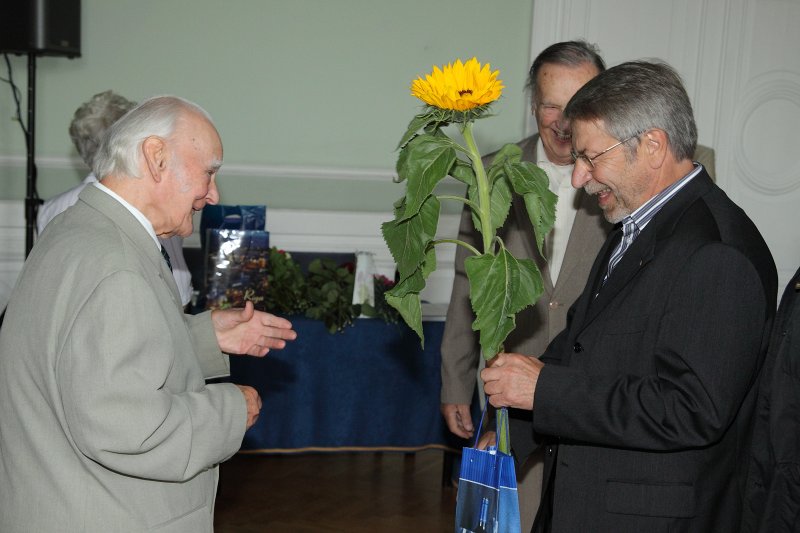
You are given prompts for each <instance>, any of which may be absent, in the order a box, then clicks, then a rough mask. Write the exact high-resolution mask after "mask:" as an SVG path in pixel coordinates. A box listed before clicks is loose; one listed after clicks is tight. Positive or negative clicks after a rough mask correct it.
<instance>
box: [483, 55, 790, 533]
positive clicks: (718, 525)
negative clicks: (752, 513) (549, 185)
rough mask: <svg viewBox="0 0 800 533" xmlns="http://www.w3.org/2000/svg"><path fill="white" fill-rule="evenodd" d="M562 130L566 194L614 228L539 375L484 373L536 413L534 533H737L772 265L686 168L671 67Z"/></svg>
mask: <svg viewBox="0 0 800 533" xmlns="http://www.w3.org/2000/svg"><path fill="white" fill-rule="evenodd" d="M565 115H566V116H567V118H568V119H569V120H570V121H571V127H572V145H573V158H574V159H575V161H576V163H575V168H574V171H573V175H572V184H573V186H575V187H576V188H577V187H580V188H583V190H584V191H585V192H586V193H588V194H590V195H593V196H595V197H596V198H597V201H598V205H599V206H600V208H601V209H602V210H603V213H604V216H605V218H606V219H607V220H608V221H609V222H612V223H614V224H617V225H618V226H620V227H618V228H617V229H616V230H615V231H613V232H612V233H611V235H610V236H609V238H608V239H607V240H606V242H605V244H604V245H603V247H602V248H601V250H600V252H599V254H598V256H597V259H596V261H595V263H594V265H593V266H592V270H591V272H590V274H589V279H588V281H587V285H586V287H585V288H584V291H583V293H582V294H581V296H580V297H579V298H578V300H577V301H576V302H575V304H574V305H573V306H572V308H571V309H570V312H569V315H568V320H567V327H566V329H565V330H564V331H563V332H561V333H560V334H559V335H558V336H557V337H556V338H555V339H554V340H553V342H552V343H550V345H549V346H548V348H547V350H546V351H545V352H544V354H543V355H542V357H541V359H536V358H534V357H529V356H524V355H521V354H501V355H499V356H498V357H497V358H496V359H495V360H494V361H493V364H492V365H491V366H490V368H487V369H485V370H484V371H483V372H482V374H481V377H482V378H483V380H484V382H485V392H486V394H487V395H488V396H489V399H490V402H491V404H492V405H494V406H498V407H499V406H510V407H516V408H522V409H532V411H533V421H532V428H531V430H532V434H533V435H534V437H535V438H537V439H538V441H539V442H540V443H542V445H543V446H544V449H545V474H544V487H543V500H542V505H541V508H540V510H539V513H538V515H537V518H536V523H535V524H534V530H535V531H554V532H556V531H565V532H574V531H593V532H604V531H609V532H612V531H613V532H615V533H619V532H627V531H630V532H641V531H687V532H698V533H699V532H703V533H707V532H714V531H719V532H728V531H736V529H737V528H738V523H739V516H740V511H741V508H742V492H743V488H744V483H743V482H744V474H745V458H746V446H747V442H748V439H749V434H750V426H751V420H752V415H753V406H754V400H755V390H754V387H753V383H754V381H755V379H756V375H757V373H758V369H759V366H760V363H761V361H762V358H763V354H764V352H765V348H766V344H767V339H768V331H769V327H770V325H771V321H772V318H773V315H774V309H775V296H776V293H777V275H776V272H775V265H774V262H773V261H772V256H771V254H770V252H769V249H768V248H767V245H766V244H765V242H764V240H763V238H762V237H761V235H760V234H759V232H758V230H757V229H756V227H755V226H754V224H753V223H752V222H751V221H750V219H749V218H748V217H747V216H746V215H745V214H744V212H743V211H742V210H741V209H740V208H739V207H738V206H736V205H735V204H734V203H733V202H732V201H731V200H730V199H729V198H728V197H727V196H726V195H725V193H724V192H722V190H721V189H719V187H717V186H716V185H715V184H714V183H713V182H712V181H711V179H710V178H709V176H708V174H707V173H706V171H705V169H704V168H703V166H702V165H699V164H695V163H693V162H692V160H691V157H692V154H693V152H694V150H695V146H696V143H697V128H696V125H695V121H694V117H693V114H692V107H691V104H690V102H689V98H688V96H687V94H686V91H685V89H684V88H683V85H682V83H681V81H680V78H679V77H678V75H677V74H676V73H675V72H674V71H673V70H672V69H671V68H670V67H668V66H667V65H665V64H662V63H648V62H629V63H623V64H621V65H618V66H616V67H613V68H611V69H609V70H607V71H606V72H604V73H602V74H600V75H599V76H597V77H596V78H594V79H593V80H591V81H589V82H588V83H587V84H586V85H584V86H583V87H582V88H581V89H580V90H578V92H577V93H576V94H575V96H574V97H573V98H572V99H571V100H570V102H569V104H568V105H567V107H566V109H565ZM534 355H535V354H534Z"/></svg>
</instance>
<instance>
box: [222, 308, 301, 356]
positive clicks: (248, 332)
mask: <svg viewBox="0 0 800 533" xmlns="http://www.w3.org/2000/svg"><path fill="white" fill-rule="evenodd" d="M211 321H212V322H213V324H214V333H215V334H216V336H217V342H218V343H219V347H220V350H222V351H223V352H225V353H231V354H246V355H255V356H258V357H263V356H264V355H266V354H267V352H269V351H270V350H279V349H281V348H283V347H284V346H286V341H290V340H294V339H296V338H297V333H296V332H295V331H294V330H293V329H292V323H291V322H289V321H288V320H286V319H285V318H280V317H277V316H275V315H273V314H270V313H265V312H263V311H256V310H255V308H254V307H253V302H250V301H248V302H245V306H244V307H242V308H238V309H217V310H215V311H212V312H211Z"/></svg>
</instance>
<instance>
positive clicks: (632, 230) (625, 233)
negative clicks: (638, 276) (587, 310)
mask: <svg viewBox="0 0 800 533" xmlns="http://www.w3.org/2000/svg"><path fill="white" fill-rule="evenodd" d="M638 235H639V227H638V226H637V225H636V222H634V220H633V219H632V218H631V217H629V216H628V217H625V219H624V220H623V221H622V239H621V240H620V241H619V244H618V245H617V248H616V250H614V253H613V254H611V259H609V260H608V270H606V277H605V278H603V284H604V285H605V283H606V281H608V278H609V276H611V271H612V270H614V267H616V266H617V264H618V263H619V262H620V260H621V259H622V256H623V255H625V252H626V251H627V249H628V248H629V247H630V245H631V244H633V241H634V239H636V237H637V236H638Z"/></svg>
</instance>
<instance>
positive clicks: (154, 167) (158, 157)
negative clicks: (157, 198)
mask: <svg viewBox="0 0 800 533" xmlns="http://www.w3.org/2000/svg"><path fill="white" fill-rule="evenodd" d="M142 155H143V156H144V161H145V164H146V165H147V170H148V171H149V173H150V176H152V178H153V180H154V181H156V182H160V181H161V179H162V178H163V174H164V172H165V171H166V170H167V167H168V154H167V143H166V142H164V139H162V138H161V137H157V136H155V135H151V136H150V137H148V138H146V139H145V140H144V141H142Z"/></svg>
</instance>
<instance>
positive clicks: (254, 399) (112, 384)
mask: <svg viewBox="0 0 800 533" xmlns="http://www.w3.org/2000/svg"><path fill="white" fill-rule="evenodd" d="M221 163H222V143H221V141H220V138H219V134H218V133H217V130H216V129H215V127H214V126H213V124H212V122H211V119H210V118H209V116H208V115H207V114H206V112H205V111H203V110H202V109H201V108H200V107H198V106H197V105H195V104H193V103H190V102H188V101H186V100H183V99H180V98H176V97H157V98H153V99H150V100H148V101H146V102H144V103H142V104H141V105H139V106H138V107H136V108H135V109H133V110H132V111H131V112H129V113H128V114H127V115H125V116H124V117H123V118H122V119H120V120H119V121H118V122H117V123H116V124H115V125H114V126H113V127H112V129H111V130H110V132H109V134H108V136H107V137H106V138H105V140H104V142H103V145H102V146H101V148H100V152H99V153H98V155H97V157H96V159H95V164H94V171H95V173H96V175H97V176H98V177H99V178H100V182H99V184H97V185H92V186H89V187H86V188H85V189H84V190H83V191H82V192H81V195H80V198H79V200H78V202H77V203H76V204H75V205H74V206H72V207H71V208H69V209H67V210H66V211H65V212H64V213H62V214H61V215H59V217H60V220H59V223H58V224H54V225H53V226H52V228H50V229H49V230H48V231H46V232H44V234H43V235H42V238H41V239H40V240H39V242H37V244H36V246H35V247H34V248H33V250H32V252H31V254H30V257H29V258H28V260H27V262H26V264H25V267H24V269H23V271H22V274H21V276H20V279H19V281H18V284H17V287H16V288H15V290H14V293H13V295H12V297H11V301H10V303H9V305H8V310H7V313H6V318H5V323H4V324H3V329H2V332H0V531H3V532H4V533H13V532H30V531H37V532H48V531H92V532H94V531H97V532H100V531H102V532H106V531H155V530H157V531H181V532H190V531H191V532H199V531H212V529H213V509H214V498H215V492H216V484H217V479H218V474H217V467H216V465H218V464H219V463H220V462H222V461H225V460H226V459H228V458H229V457H230V456H232V455H233V454H234V453H235V452H236V450H237V449H238V448H239V446H240V444H241V441H242V437H243V435H244V432H245V430H246V429H247V428H248V427H250V426H251V425H252V424H253V423H255V420H256V418H257V417H258V413H259V410H260V407H261V400H260V398H259V397H258V393H257V392H256V391H255V390H254V389H252V388H251V387H246V386H239V385H234V384H231V383H220V384H213V385H207V384H206V381H205V380H206V379H207V378H211V377H218V376H222V375H226V374H227V373H228V368H229V365H228V357H227V355H226V353H246V354H250V355H256V356H263V355H265V354H266V352H267V351H269V350H270V349H276V348H282V347H283V346H284V345H285V341H286V340H291V339H294V338H295V332H294V331H292V329H291V324H290V323H289V322H288V321H286V320H284V319H281V318H278V317H275V316H272V315H270V314H268V313H262V312H256V311H254V310H253V307H252V304H248V305H247V306H246V307H245V308H244V309H237V310H227V311H215V312H214V313H213V314H212V313H204V314H200V315H197V316H191V315H185V314H184V313H183V311H182V305H181V301H180V297H179V294H178V290H177V287H176V285H175V281H174V279H173V277H172V275H171V274H170V266H169V263H168V261H167V260H166V259H165V257H163V256H162V255H163V249H162V250H160V249H159V245H158V238H159V237H170V236H172V235H181V236H187V235H189V234H190V233H191V232H192V213H193V212H194V211H197V210H200V209H202V208H203V206H205V205H206V204H207V203H211V204H213V203H215V202H217V200H218V193H217V188H216V184H215V179H216V174H217V170H218V169H219V167H220V165H221Z"/></svg>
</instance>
